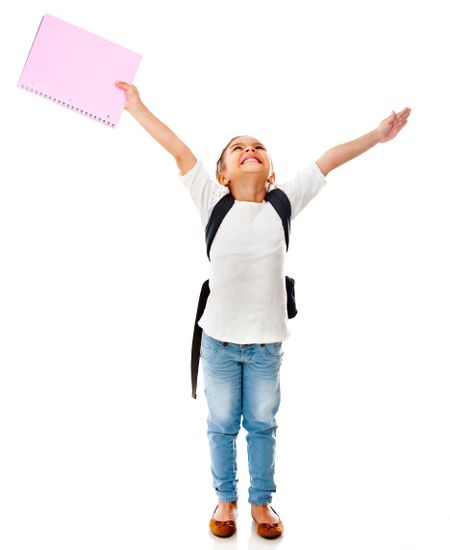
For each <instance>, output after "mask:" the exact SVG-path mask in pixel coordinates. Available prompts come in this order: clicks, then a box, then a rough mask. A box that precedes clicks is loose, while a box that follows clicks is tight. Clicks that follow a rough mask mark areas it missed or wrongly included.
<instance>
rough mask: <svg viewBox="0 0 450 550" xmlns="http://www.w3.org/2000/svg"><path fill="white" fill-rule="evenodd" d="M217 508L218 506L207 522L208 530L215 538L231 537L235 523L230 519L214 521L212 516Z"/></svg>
mask: <svg viewBox="0 0 450 550" xmlns="http://www.w3.org/2000/svg"><path fill="white" fill-rule="evenodd" d="M218 506H219V505H217V506H216V507H215V509H214V512H213V517H212V518H211V519H210V520H209V528H210V529H211V533H212V534H213V535H216V537H231V535H234V533H236V523H235V521H234V520H232V519H228V520H225V521H220V520H217V519H214V514H215V512H216V510H217V508H218Z"/></svg>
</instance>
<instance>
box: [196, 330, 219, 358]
mask: <svg viewBox="0 0 450 550" xmlns="http://www.w3.org/2000/svg"><path fill="white" fill-rule="evenodd" d="M222 347H223V344H222V342H221V341H220V340H216V338H213V337H212V336H208V335H207V334H206V333H205V332H202V341H201V346H200V355H201V357H204V358H205V359H207V360H208V359H211V358H212V357H213V356H214V355H215V354H216V353H217V352H218V351H219V350H220V349H221V348H222Z"/></svg>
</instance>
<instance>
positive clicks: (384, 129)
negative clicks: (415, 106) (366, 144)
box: [376, 107, 411, 143]
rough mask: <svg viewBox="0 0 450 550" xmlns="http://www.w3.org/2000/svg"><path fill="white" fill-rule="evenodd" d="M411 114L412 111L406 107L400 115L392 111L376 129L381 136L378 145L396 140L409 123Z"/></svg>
mask: <svg viewBox="0 0 450 550" xmlns="http://www.w3.org/2000/svg"><path fill="white" fill-rule="evenodd" d="M410 113H411V109H410V108H409V107H405V108H404V109H403V111H400V112H399V113H395V112H394V111H392V113H391V114H390V115H389V116H388V117H387V118H385V119H384V120H382V121H381V122H380V124H379V126H378V128H377V129H376V131H377V133H378V136H379V140H378V143H385V142H386V141H389V140H391V139H392V138H395V136H396V135H397V134H398V133H399V132H400V130H401V129H402V128H403V126H404V125H405V124H406V123H407V122H408V117H409V114H410Z"/></svg>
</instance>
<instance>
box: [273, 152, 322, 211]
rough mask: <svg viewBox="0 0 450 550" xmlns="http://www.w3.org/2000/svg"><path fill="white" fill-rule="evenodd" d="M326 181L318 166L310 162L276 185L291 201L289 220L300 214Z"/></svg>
mask: <svg viewBox="0 0 450 550" xmlns="http://www.w3.org/2000/svg"><path fill="white" fill-rule="evenodd" d="M326 183H327V179H326V178H325V176H324V175H323V174H322V172H321V171H320V168H319V167H318V166H317V164H316V163H315V162H311V163H309V164H307V165H306V166H305V167H304V168H302V169H301V170H300V171H299V172H297V174H296V175H295V177H294V178H293V179H292V180H290V181H288V182H287V183H283V184H281V185H277V187H278V188H279V189H281V190H282V191H284V192H285V193H286V195H287V196H288V199H289V201H290V203H291V210H292V215H291V220H293V219H294V218H295V217H296V216H298V214H300V212H301V211H302V210H303V208H305V206H306V205H307V204H308V202H309V201H310V200H311V199H312V198H314V197H315V196H316V195H317V193H318V192H319V191H320V190H321V189H322V187H323V186H324V185H325V184H326Z"/></svg>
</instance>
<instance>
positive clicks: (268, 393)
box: [200, 331, 284, 504]
mask: <svg viewBox="0 0 450 550" xmlns="http://www.w3.org/2000/svg"><path fill="white" fill-rule="evenodd" d="M200 355H201V358H202V365H203V378H204V388H205V396H206V400H207V403H208V418H207V427H208V430H207V434H208V441H209V448H210V453H211V473H212V477H213V487H214V489H215V491H216V494H217V496H218V497H219V500H220V501H222V502H232V501H235V500H237V498H238V493H237V482H238V479H237V477H236V472H237V461H236V457H237V455H236V438H237V435H238V433H239V430H240V427H241V415H242V425H243V427H244V428H245V429H246V431H247V435H246V439H247V452H248V465H249V474H250V487H249V493H248V494H249V498H248V502H250V503H252V504H269V503H270V502H272V493H273V492H275V491H276V485H275V481H274V472H275V443H276V440H275V436H276V429H277V428H278V425H277V423H276V420H275V414H276V413H277V411H278V408H279V405H280V366H281V362H282V360H283V355H284V352H283V350H282V343H281V342H275V343H266V344H236V343H231V342H222V341H221V340H216V339H215V338H213V337H212V336H209V335H208V334H206V333H205V331H202V342H201V348H200Z"/></svg>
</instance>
